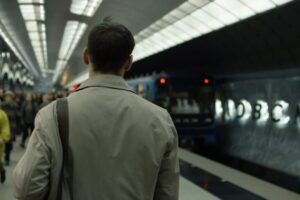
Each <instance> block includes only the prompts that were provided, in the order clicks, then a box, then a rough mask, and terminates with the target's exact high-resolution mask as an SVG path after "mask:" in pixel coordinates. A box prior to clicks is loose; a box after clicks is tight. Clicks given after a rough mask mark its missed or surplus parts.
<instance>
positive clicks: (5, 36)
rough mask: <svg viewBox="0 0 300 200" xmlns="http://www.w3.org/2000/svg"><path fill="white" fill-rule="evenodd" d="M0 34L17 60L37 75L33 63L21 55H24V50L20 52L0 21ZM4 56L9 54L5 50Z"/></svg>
mask: <svg viewBox="0 0 300 200" xmlns="http://www.w3.org/2000/svg"><path fill="white" fill-rule="evenodd" d="M0 36H1V38H2V39H3V40H4V42H5V43H6V44H7V45H8V46H9V48H10V49H11V51H12V52H13V53H14V54H15V55H16V57H17V58H18V59H19V61H20V62H22V63H23V65H24V66H25V67H26V68H27V69H32V70H33V72H34V73H35V74H36V75H37V71H36V69H35V68H34V67H32V66H33V64H32V63H31V62H30V61H29V60H28V59H26V57H23V56H24V55H25V54H24V51H21V52H22V54H21V52H20V49H17V48H16V45H15V42H16V41H14V42H13V41H12V39H11V37H9V34H8V32H7V31H6V29H5V27H4V26H3V25H2V24H1V23H0ZM2 54H3V53H2ZM4 56H7V57H9V56H10V54H9V52H7V53H6V54H5V55H4Z"/></svg>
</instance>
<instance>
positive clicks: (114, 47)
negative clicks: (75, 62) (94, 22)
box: [83, 21, 135, 75]
mask: <svg viewBox="0 0 300 200" xmlns="http://www.w3.org/2000/svg"><path fill="white" fill-rule="evenodd" d="M134 46H135V42H134V37H133V35H132V33H131V32H130V31H129V30H128V29H127V28H126V27H125V26H123V25H121V24H118V23H113V22H109V21H105V22H103V23H101V24H99V25H98V26H96V27H94V28H93V29H92V31H91V32H90V34H89V37H88V45H87V48H86V49H85V50H84V54H83V59H84V62H85V64H91V67H92V70H93V72H96V73H97V72H100V73H113V74H121V75H123V74H124V72H125V71H128V70H130V68H131V65H132V56H131V54H132V51H133V49H134Z"/></svg>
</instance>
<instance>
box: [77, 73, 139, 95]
mask: <svg viewBox="0 0 300 200" xmlns="http://www.w3.org/2000/svg"><path fill="white" fill-rule="evenodd" d="M90 87H106V88H111V89H117V90H126V91H129V92H133V93H135V92H134V91H133V90H132V89H131V87H130V86H129V85H128V84H127V82H126V81H125V79H124V78H123V77H120V76H116V75H112V74H97V75H94V76H92V77H90V78H89V79H88V80H86V81H85V82H83V83H82V84H81V85H80V87H79V88H78V89H77V91H79V90H84V89H86V88H90Z"/></svg>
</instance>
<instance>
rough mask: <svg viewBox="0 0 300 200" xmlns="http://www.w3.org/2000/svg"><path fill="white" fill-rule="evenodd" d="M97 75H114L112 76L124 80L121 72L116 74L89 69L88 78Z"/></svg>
mask: <svg viewBox="0 0 300 200" xmlns="http://www.w3.org/2000/svg"><path fill="white" fill-rule="evenodd" d="M97 75H114V76H120V77H122V78H124V72H123V70H119V71H118V72H102V71H94V70H93V69H92V68H90V69H89V77H90V78H91V77H93V76H97Z"/></svg>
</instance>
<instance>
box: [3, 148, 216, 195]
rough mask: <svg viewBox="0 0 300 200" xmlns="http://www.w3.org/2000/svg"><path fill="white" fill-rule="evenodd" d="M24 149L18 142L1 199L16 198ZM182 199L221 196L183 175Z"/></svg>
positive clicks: (181, 185)
mask: <svg viewBox="0 0 300 200" xmlns="http://www.w3.org/2000/svg"><path fill="white" fill-rule="evenodd" d="M23 152H24V150H23V149H22V148H21V147H19V146H18V143H16V145H15V148H14V151H13V153H12V157H11V159H12V160H11V165H10V166H9V167H6V173H7V181H6V182H5V184H3V185H0V199H1V200H16V199H15V198H14V197H13V187H12V180H11V176H12V171H13V169H14V167H15V166H16V164H17V162H18V160H19V159H20V158H21V156H22V154H23ZM179 199H180V200H196V199H197V200H219V198H217V197H215V196H214V195H212V194H210V193H208V192H207V191H205V190H204V189H202V188H201V187H199V186H197V185H195V184H194V183H192V182H191V181H189V180H188V179H186V178H184V177H181V178H180V192H179Z"/></svg>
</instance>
